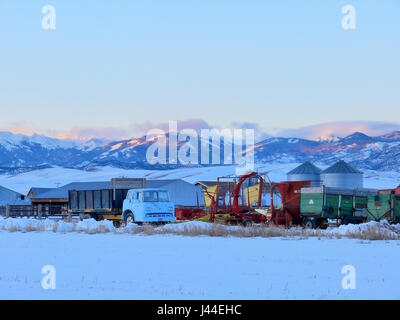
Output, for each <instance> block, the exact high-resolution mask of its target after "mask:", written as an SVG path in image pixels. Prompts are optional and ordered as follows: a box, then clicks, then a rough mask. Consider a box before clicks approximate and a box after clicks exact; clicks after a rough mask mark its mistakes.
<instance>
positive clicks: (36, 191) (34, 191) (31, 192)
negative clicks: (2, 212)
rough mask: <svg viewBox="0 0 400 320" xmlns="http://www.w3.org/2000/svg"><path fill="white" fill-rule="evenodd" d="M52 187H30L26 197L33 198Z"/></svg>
mask: <svg viewBox="0 0 400 320" xmlns="http://www.w3.org/2000/svg"><path fill="white" fill-rule="evenodd" d="M53 189H54V188H37V187H32V188H31V189H30V190H29V192H28V197H29V198H33V197H36V196H39V195H41V194H42V193H45V192H49V191H50V190H53Z"/></svg>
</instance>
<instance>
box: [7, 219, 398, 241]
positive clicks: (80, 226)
mask: <svg viewBox="0 0 400 320" xmlns="http://www.w3.org/2000/svg"><path fill="white" fill-rule="evenodd" d="M0 230H3V231H9V232H59V233H69V232H78V233H87V234H99V233H114V234H140V235H180V236H190V237H196V236H209V237H237V238H254V237H260V238H272V237H281V238H294V237H295V238H297V239H307V238H308V237H318V238H336V239H340V238H342V237H345V238H351V239H360V240H400V225H390V224H388V223H387V222H386V221H382V222H380V223H378V222H369V223H364V224H360V225H347V226H340V227H339V228H333V229H328V230H310V229H303V228H301V227H293V228H290V229H286V228H283V227H275V226H261V225H254V226H251V227H247V228H245V227H242V226H226V225H221V224H211V223H207V222H199V221H192V222H185V223H172V224H168V225H165V226H161V227H160V226H153V225H146V224H145V225H143V226H138V225H136V224H129V225H127V226H125V227H121V228H115V227H114V226H113V224H112V222H111V221H107V220H103V221H95V220H94V219H88V220H83V221H79V222H66V221H62V220H60V221H55V220H50V219H44V220H36V219H32V218H7V219H5V218H3V217H0Z"/></svg>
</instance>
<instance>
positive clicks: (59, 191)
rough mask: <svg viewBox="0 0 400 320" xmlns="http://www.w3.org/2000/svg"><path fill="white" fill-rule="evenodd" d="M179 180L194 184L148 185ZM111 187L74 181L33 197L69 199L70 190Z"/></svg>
mask: <svg viewBox="0 0 400 320" xmlns="http://www.w3.org/2000/svg"><path fill="white" fill-rule="evenodd" d="M177 182H179V183H186V184H188V185H192V184H190V183H189V182H186V181H184V180H182V179H165V180H147V181H146V187H147V188H162V187H164V186H167V185H169V184H173V183H177ZM109 188H110V181H96V182H72V183H69V184H66V185H64V186H62V187H59V188H55V189H52V190H50V191H48V192H44V193H41V194H39V195H37V196H34V197H32V199H67V198H68V190H102V189H109Z"/></svg>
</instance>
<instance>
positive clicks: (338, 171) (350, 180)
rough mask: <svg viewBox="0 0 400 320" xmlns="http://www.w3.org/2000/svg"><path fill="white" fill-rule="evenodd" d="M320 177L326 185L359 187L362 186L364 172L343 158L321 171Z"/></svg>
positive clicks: (347, 187)
mask: <svg viewBox="0 0 400 320" xmlns="http://www.w3.org/2000/svg"><path fill="white" fill-rule="evenodd" d="M321 178H322V181H323V183H324V185H325V186H326V187H331V188H344V189H360V188H363V186H364V174H363V172H361V171H360V170H358V169H356V168H354V167H352V166H351V165H349V164H348V163H346V162H344V161H343V160H341V161H339V162H337V163H335V164H334V165H332V166H331V167H329V168H328V169H326V170H324V171H322V173H321Z"/></svg>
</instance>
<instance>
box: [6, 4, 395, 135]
mask: <svg viewBox="0 0 400 320" xmlns="http://www.w3.org/2000/svg"><path fill="white" fill-rule="evenodd" d="M45 4H51V5H54V6H55V8H56V30H54V31H45V30H43V29H42V28H41V19H42V15H41V8H42V6H43V5H45ZM347 4H350V5H354V6H355V8H356V10H357V29H356V30H347V31H345V30H343V29H342V28H341V19H342V17H343V15H342V13H341V8H342V7H343V6H344V5H347ZM0 38H1V42H0V61H1V62H0V67H1V68H0V108H1V110H2V111H3V112H2V116H1V117H0V128H1V129H7V128H11V129H12V128H13V127H15V126H19V127H21V126H31V127H34V128H35V130H37V131H41V132H45V133H49V132H50V131H51V130H53V131H55V132H56V133H58V132H63V131H65V132H67V131H69V130H70V129H71V128H74V127H75V128H86V127H96V128H103V127H107V128H123V129H124V130H127V131H126V132H128V134H130V133H131V132H132V134H133V133H134V131H135V128H136V125H137V124H140V125H142V126H143V124H144V123H147V122H152V123H162V122H166V121H168V120H184V119H203V120H205V121H206V122H208V123H209V124H211V125H217V126H230V124H231V123H233V122H249V123H257V124H258V125H260V126H261V127H263V128H296V127H304V126H309V125H314V124H318V123H321V122H329V121H356V120H369V121H383V122H386V121H390V122H400V117H399V116H398V114H399V110H400V103H399V101H400V90H399V87H400V80H399V77H400V62H399V59H400V58H399V57H400V1H399V0H348V1H337V0H318V1H316V0H307V1H298V0H292V1H289V0H286V1H284V0H275V1H267V0H262V1H261V0H258V1H256V0H240V1H239V0H229V1H228V0H198V1H191V0H181V1H178V0H156V1H144V0H143V1H138V0H131V1H122V0H115V1H105V0H103V1H100V0H96V1H85V0H81V1H78V0H68V1H66V0H64V1H57V0H46V1H38V0H24V1H23V0H19V1H12V0H2V1H1V2H0ZM397 119H398V121H397Z"/></svg>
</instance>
